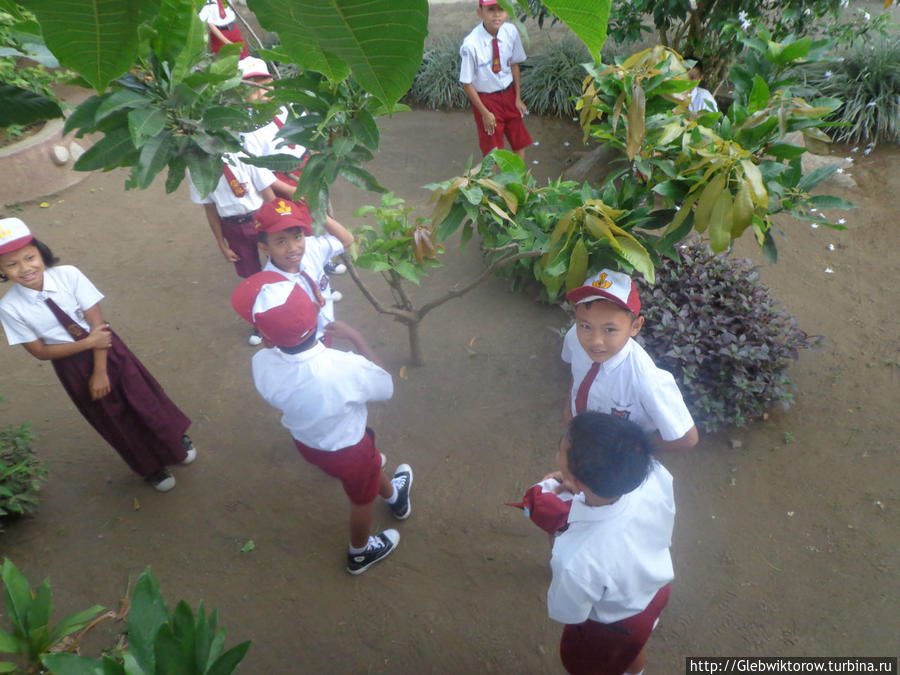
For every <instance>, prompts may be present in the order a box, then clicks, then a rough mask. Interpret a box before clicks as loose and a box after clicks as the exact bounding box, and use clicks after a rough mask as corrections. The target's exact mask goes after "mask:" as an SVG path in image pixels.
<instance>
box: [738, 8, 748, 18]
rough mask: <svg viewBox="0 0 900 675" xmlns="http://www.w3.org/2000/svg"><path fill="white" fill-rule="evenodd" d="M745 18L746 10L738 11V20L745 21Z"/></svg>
mask: <svg viewBox="0 0 900 675" xmlns="http://www.w3.org/2000/svg"><path fill="white" fill-rule="evenodd" d="M746 20H747V12H745V11H743V10H741V11H740V12H738V21H746Z"/></svg>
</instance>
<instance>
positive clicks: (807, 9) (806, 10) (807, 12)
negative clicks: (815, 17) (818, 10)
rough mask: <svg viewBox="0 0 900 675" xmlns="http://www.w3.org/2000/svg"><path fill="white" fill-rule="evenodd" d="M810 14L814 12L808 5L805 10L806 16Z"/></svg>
mask: <svg viewBox="0 0 900 675" xmlns="http://www.w3.org/2000/svg"><path fill="white" fill-rule="evenodd" d="M810 14H812V12H811V11H810V9H809V7H807V8H806V9H804V10H803V15H804V16H809V15H810Z"/></svg>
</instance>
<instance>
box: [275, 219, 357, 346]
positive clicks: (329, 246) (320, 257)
mask: <svg viewBox="0 0 900 675" xmlns="http://www.w3.org/2000/svg"><path fill="white" fill-rule="evenodd" d="M343 252H344V246H343V244H341V241H340V239H338V238H337V237H335V236H333V235H330V234H326V235H323V236H321V237H306V248H305V249H304V251H303V258H301V259H300V271H299V272H298V273H297V274H291V273H290V272H285V271H284V270H282V269H279V268H278V267H276V266H275V265H274V264H273V263H272V261H271V260H269V261H268V262H267V263H266V266H265V267H264V268H263V270H264V271H268V272H278V273H279V274H280V275H282V276H283V277H285V278H286V279H290V280H291V281H294V282H296V283H297V284H298V285H299V286H300V287H301V288H302V289H303V290H304V291H306V294H307V295H308V296H309V297H310V299H311V300H312V301H313V302H315V303H317V304H318V303H319V298H320V297H321V300H322V303H323V304H320V307H319V318H318V320H317V322H316V337H317V338H318V339H320V340H321V339H322V338H323V337H324V336H325V326H327V325H328V324H330V323H331V322H333V321H334V298H333V296H332V293H333V291H332V288H331V284H330V283H329V282H328V275H327V274H325V265H326V264H327V263H328V261H329V260H331V259H332V258H333V257H335V256H336V255H340V254H341V253H343ZM316 290H318V293H316Z"/></svg>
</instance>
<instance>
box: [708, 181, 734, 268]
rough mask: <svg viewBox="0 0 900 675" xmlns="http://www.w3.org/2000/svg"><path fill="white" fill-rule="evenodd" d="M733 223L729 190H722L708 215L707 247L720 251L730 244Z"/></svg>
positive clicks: (732, 208) (732, 207)
mask: <svg viewBox="0 0 900 675" xmlns="http://www.w3.org/2000/svg"><path fill="white" fill-rule="evenodd" d="M733 223H734V202H733V201H732V198H731V192H729V191H728V190H727V189H725V190H722V191H721V192H720V193H719V195H718V197H716V203H715V204H714V205H713V209H712V213H711V214H710V217H709V247H710V248H711V249H712V250H713V251H715V252H716V253H721V252H722V251H724V250H726V249H727V248H728V245H729V244H731V227H732V224H733Z"/></svg>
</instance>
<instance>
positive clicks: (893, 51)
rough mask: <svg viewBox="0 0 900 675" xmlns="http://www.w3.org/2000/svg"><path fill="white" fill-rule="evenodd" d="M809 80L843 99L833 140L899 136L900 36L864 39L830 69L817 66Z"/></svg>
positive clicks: (846, 140) (899, 137)
mask: <svg viewBox="0 0 900 675" xmlns="http://www.w3.org/2000/svg"><path fill="white" fill-rule="evenodd" d="M809 82H810V84H812V85H813V86H815V87H816V88H817V89H818V90H819V91H820V92H821V93H822V94H824V95H826V96H831V97H834V98H838V99H841V100H842V101H843V105H842V106H841V107H840V108H839V109H838V110H837V112H836V114H835V116H834V117H833V118H832V121H834V122H839V123H841V124H844V125H846V126H836V127H832V128H831V129H830V130H829V131H830V132H831V133H832V134H833V136H834V140H836V141H839V142H847V143H858V142H861V141H862V142H869V143H872V144H875V143H878V142H879V141H897V140H900V37H894V38H884V37H882V38H880V39H877V40H871V41H868V40H867V41H864V43H860V44H859V45H857V47H856V48H855V49H853V50H851V51H849V52H848V53H847V54H846V55H845V56H844V58H843V60H841V61H837V62H834V63H831V64H829V65H828V66H827V69H826V68H825V67H823V66H818V67H817V68H816V69H815V70H813V71H812V72H811V73H810V75H809Z"/></svg>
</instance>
